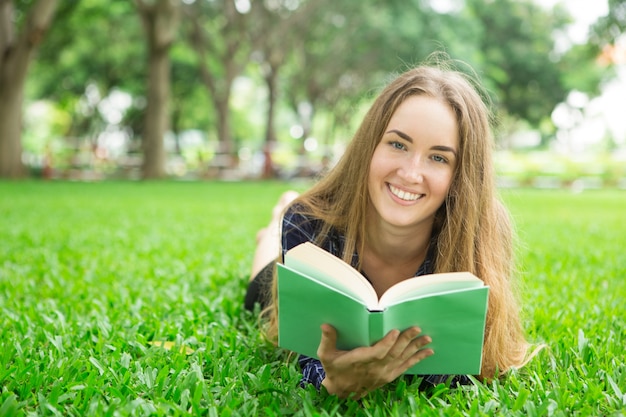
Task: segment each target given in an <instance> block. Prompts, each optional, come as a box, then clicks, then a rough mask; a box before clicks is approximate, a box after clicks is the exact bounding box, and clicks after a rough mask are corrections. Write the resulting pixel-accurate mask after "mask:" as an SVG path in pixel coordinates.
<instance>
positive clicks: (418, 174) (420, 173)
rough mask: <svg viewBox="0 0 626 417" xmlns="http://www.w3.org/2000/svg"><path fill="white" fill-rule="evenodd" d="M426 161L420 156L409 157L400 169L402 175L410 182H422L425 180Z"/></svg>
mask: <svg viewBox="0 0 626 417" xmlns="http://www.w3.org/2000/svg"><path fill="white" fill-rule="evenodd" d="M424 169H425V167H424V163H423V161H422V160H421V158H419V157H414V158H411V159H408V160H407V161H406V163H405V164H404V166H402V167H401V168H400V170H399V173H400V175H401V176H402V177H403V178H404V179H405V180H406V181H408V182H411V183H418V184H419V183H422V182H423V181H424Z"/></svg>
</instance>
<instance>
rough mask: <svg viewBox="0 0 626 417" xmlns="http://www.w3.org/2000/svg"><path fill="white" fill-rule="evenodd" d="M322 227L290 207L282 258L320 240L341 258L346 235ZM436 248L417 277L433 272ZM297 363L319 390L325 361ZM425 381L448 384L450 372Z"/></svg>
mask: <svg viewBox="0 0 626 417" xmlns="http://www.w3.org/2000/svg"><path fill="white" fill-rule="evenodd" d="M321 230H322V222H321V220H319V219H315V218H312V217H309V216H306V215H304V214H302V213H299V212H298V207H297V206H295V207H294V206H292V207H290V208H289V209H288V210H287V212H286V213H285V216H284V217H283V222H282V233H281V239H282V248H283V258H284V256H285V253H286V252H287V251H288V250H289V249H291V248H293V247H295V246H298V245H299V244H301V243H304V242H314V243H318V241H319V240H320V238H322V239H321V245H320V246H321V247H322V248H323V249H325V250H326V251H328V252H330V253H332V254H333V255H335V256H338V257H340V258H341V257H342V254H343V248H344V246H345V242H346V239H345V236H344V235H343V234H341V233H339V232H338V231H337V230H335V229H331V230H330V232H329V233H328V235H327V236H320V232H321ZM434 247H435V243H434V242H431V244H430V248H429V250H428V253H427V255H426V259H425V260H424V262H423V263H422V265H420V267H419V269H418V270H417V272H416V273H415V276H420V275H426V274H432V273H433V272H434ZM358 260H359V255H358V253H353V254H352V262H351V264H352V266H353V267H356V265H357V264H358ZM298 363H299V364H300V368H301V369H302V380H301V381H300V385H301V386H306V385H307V384H313V385H314V386H315V387H316V388H317V389H320V387H321V385H322V381H323V380H324V378H325V376H326V372H325V371H324V368H323V367H322V364H321V363H320V361H319V360H318V359H315V358H311V357H308V356H304V355H301V356H300V357H299V360H298ZM422 377H423V379H424V381H426V382H428V383H430V384H432V385H437V384H440V383H445V382H446V381H447V380H448V379H449V377H450V376H449V375H423V376H422ZM455 382H456V383H460V384H467V383H469V382H470V381H469V378H467V377H465V376H463V375H460V376H456V377H453V379H452V385H455Z"/></svg>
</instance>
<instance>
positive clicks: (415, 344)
mask: <svg viewBox="0 0 626 417" xmlns="http://www.w3.org/2000/svg"><path fill="white" fill-rule="evenodd" d="M432 341H433V340H432V339H431V338H430V336H420V337H416V338H415V339H413V340H411V342H410V343H409V344H407V345H406V346H405V349H404V351H403V352H402V358H403V359H406V358H409V357H411V356H413V355H414V354H415V353H416V352H417V351H419V350H420V349H423V348H424V347H425V346H426V345H428V344H429V343H431V342H432Z"/></svg>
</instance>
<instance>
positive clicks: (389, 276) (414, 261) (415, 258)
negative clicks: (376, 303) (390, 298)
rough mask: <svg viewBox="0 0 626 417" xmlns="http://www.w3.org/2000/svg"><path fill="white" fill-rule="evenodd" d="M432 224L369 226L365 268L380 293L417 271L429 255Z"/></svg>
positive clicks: (365, 246) (363, 255) (364, 258)
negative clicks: (418, 226)
mask: <svg viewBox="0 0 626 417" xmlns="http://www.w3.org/2000/svg"><path fill="white" fill-rule="evenodd" d="M431 232H432V226H431V227H427V228H424V229H423V230H418V229H411V230H406V229H393V228H381V227H376V226H374V225H372V227H368V229H367V235H366V237H365V242H364V248H363V252H362V253H361V254H360V261H361V268H362V270H363V272H364V273H365V274H366V275H367V277H368V278H369V279H370V281H371V282H372V285H373V286H374V288H375V289H376V292H377V293H378V296H379V297H380V296H381V295H382V293H383V292H384V291H386V290H387V289H388V288H389V287H391V286H392V285H394V284H396V283H397V282H400V281H402V280H404V279H406V278H409V277H412V276H413V275H415V273H416V272H417V270H418V269H419V267H420V265H421V264H422V263H423V262H424V260H425V259H426V256H427V253H428V247H429V244H430V238H431Z"/></svg>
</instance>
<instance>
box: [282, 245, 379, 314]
mask: <svg viewBox="0 0 626 417" xmlns="http://www.w3.org/2000/svg"><path fill="white" fill-rule="evenodd" d="M285 265H286V266H289V267H291V268H293V269H297V270H299V271H301V272H303V273H304V274H306V275H308V276H310V277H313V278H315V279H316V280H318V281H321V282H324V283H326V284H327V285H329V286H331V287H334V288H337V289H339V290H340V291H342V292H344V293H348V294H352V295H353V296H354V297H356V298H358V299H359V300H362V301H363V303H364V304H366V305H367V306H368V308H369V307H373V306H375V305H376V304H377V303H378V296H377V295H376V291H375V290H374V288H373V287H372V285H371V284H370V283H369V281H368V280H367V279H366V278H365V277H364V276H363V275H361V273H359V271H357V270H356V269H354V268H353V267H352V266H350V265H348V264H347V263H346V262H344V261H343V260H341V259H340V258H338V257H336V256H334V255H333V254H331V253H330V252H327V251H325V250H324V249H322V248H320V247H318V246H316V245H314V244H313V243H310V242H306V243H303V244H300V245H298V246H296V247H294V248H292V249H290V250H288V251H287V253H286V254H285Z"/></svg>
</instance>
